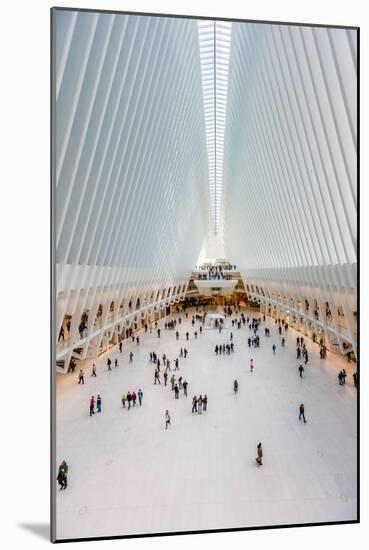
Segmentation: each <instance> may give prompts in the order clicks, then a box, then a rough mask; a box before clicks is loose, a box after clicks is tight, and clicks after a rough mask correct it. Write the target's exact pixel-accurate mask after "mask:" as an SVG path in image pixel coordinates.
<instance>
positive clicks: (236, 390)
mask: <svg viewBox="0 0 369 550" xmlns="http://www.w3.org/2000/svg"><path fill="white" fill-rule="evenodd" d="M233 391H234V394H235V395H236V394H237V392H238V382H237V380H235V381H234V382H233Z"/></svg>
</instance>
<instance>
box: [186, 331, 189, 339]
mask: <svg viewBox="0 0 369 550" xmlns="http://www.w3.org/2000/svg"><path fill="white" fill-rule="evenodd" d="M188 337H189V334H188V332H186V340H188Z"/></svg>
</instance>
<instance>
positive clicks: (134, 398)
mask: <svg viewBox="0 0 369 550" xmlns="http://www.w3.org/2000/svg"><path fill="white" fill-rule="evenodd" d="M136 399H137V395H136V392H135V391H133V392H132V404H133V406H134V407H135V406H136Z"/></svg>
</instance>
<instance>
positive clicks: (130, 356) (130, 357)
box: [129, 352, 133, 363]
mask: <svg viewBox="0 0 369 550" xmlns="http://www.w3.org/2000/svg"><path fill="white" fill-rule="evenodd" d="M132 361H133V353H132V352H130V354H129V362H130V363H132Z"/></svg>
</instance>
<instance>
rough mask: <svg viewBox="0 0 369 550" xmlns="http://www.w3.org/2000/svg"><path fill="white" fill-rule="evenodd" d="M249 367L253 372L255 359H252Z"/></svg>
mask: <svg viewBox="0 0 369 550" xmlns="http://www.w3.org/2000/svg"><path fill="white" fill-rule="evenodd" d="M249 368H250V372H251V374H252V373H253V372H254V360H253V359H251V360H250V365H249Z"/></svg>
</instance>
